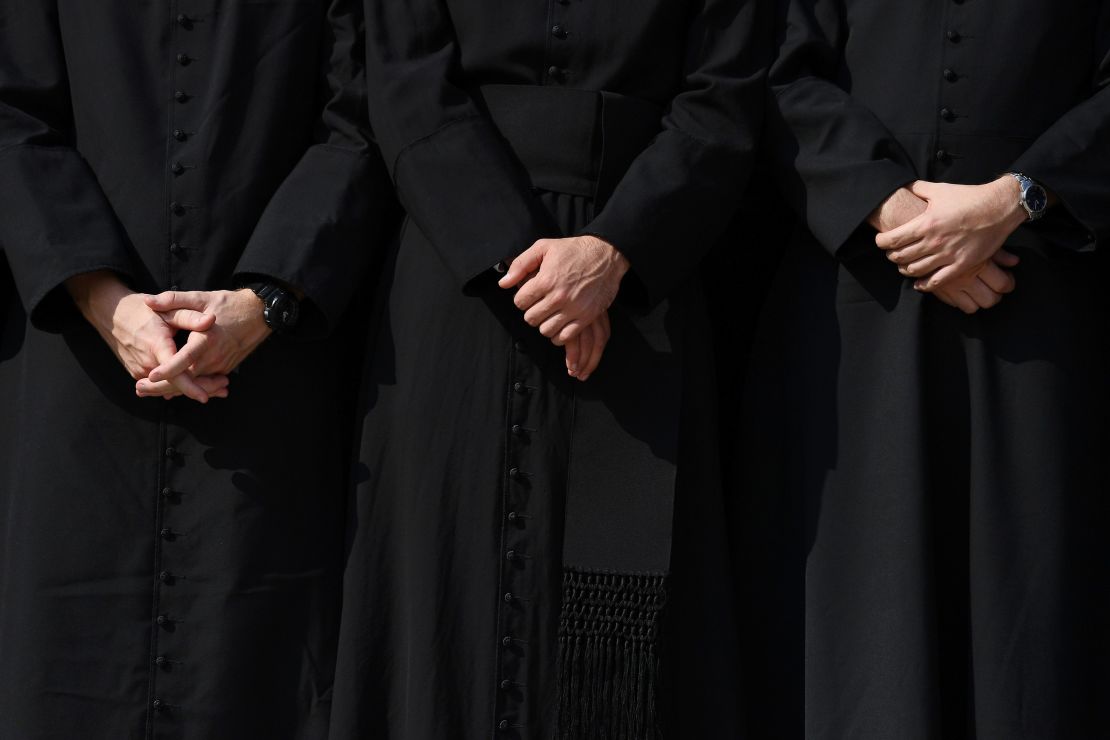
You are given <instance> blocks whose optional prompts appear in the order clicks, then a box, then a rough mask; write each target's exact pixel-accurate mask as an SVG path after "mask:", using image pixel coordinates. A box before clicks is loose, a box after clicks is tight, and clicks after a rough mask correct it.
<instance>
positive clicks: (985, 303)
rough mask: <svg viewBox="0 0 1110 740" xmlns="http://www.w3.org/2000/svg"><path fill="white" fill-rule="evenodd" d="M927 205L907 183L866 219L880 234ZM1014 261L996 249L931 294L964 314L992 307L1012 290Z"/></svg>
mask: <svg viewBox="0 0 1110 740" xmlns="http://www.w3.org/2000/svg"><path fill="white" fill-rule="evenodd" d="M928 207H929V204H928V203H927V202H926V201H925V200H924V199H922V198H919V197H917V196H916V195H914V193H913V191H911V190H910V189H909V188H908V187H903V188H898V189H897V190H895V191H894V192H893V193H892V194H891V195H890V196H889V197H888V198H887V199H886V200H884V201H883V203H882V205H880V206H879V207H878V208H876V209H875V211H874V212H873V213H872V214H871V215H870V216H869V217H868V219H867V223H869V224H870V225H871V227H872V228H874V229H875V230H876V231H878V232H879V233H880V234H881V233H884V232H887V231H892V230H893V229H897V228H898V227H899V226H902V225H904V224H908V223H909V222H910V221H912V220H914V219H915V218H917V217H918V216H920V215H921V214H922V213H924V212H925V209H926V208H928ZM1017 263H1018V258H1017V257H1015V256H1014V255H1012V254H1010V253H1009V252H1007V251H1006V250H1004V249H1000V250H999V251H998V252H996V253H995V255H994V257H993V258H992V259H991V260H989V261H987V262H986V263H984V264H983V265H981V266H980V267H979V269H978V270H976V271H975V273H973V274H971V275H967V276H964V277H962V278H960V279H959V280H957V281H955V282H953V283H951V284H950V285H947V286H945V287H942V288H938V289H936V290H934V291H933V295H935V296H936V297H937V298H938V299H939V300H940V301H941V302H942V303H946V304H948V305H949V306H952V307H953V308H958V309H960V310H961V311H963V312H964V313H966V314H973V313H975V312H977V311H979V310H980V309H983V308H993V307H994V306H997V305H998V302H999V301H1001V300H1002V296H1004V295H1005V294H1007V293H1011V292H1013V290H1014V287H1015V282H1014V276H1013V274H1012V273H1011V272H1010V270H1011V269H1012V268H1013V267H1015V266H1016V265H1017ZM1003 268H1006V269H1003Z"/></svg>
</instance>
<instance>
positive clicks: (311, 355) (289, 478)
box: [0, 0, 399, 740]
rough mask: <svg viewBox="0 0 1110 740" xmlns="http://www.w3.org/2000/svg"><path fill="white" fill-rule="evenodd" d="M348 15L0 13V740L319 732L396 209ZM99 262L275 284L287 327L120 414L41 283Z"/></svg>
mask: <svg viewBox="0 0 1110 740" xmlns="http://www.w3.org/2000/svg"><path fill="white" fill-rule="evenodd" d="M362 17H363V16H362V7H361V5H359V4H357V3H348V2H343V1H342V0H328V1H324V0H321V1H319V2H316V1H311V0H297V1H295V0H271V1H268V2H260V1H257V0H254V1H251V0H244V1H243V2H238V1H236V2H230V1H224V0H174V1H173V2H164V3H133V2H122V1H120V0H97V2H84V0H5V1H4V2H3V3H2V4H0V255H2V259H0V274H2V276H3V277H2V279H0V290H2V292H0V306H2V308H0V317H2V321H3V323H2V325H0V387H3V389H4V391H3V393H2V394H0V737H3V738H5V739H8V738H10V739H11V740H48V739H49V740H74V738H85V739H87V740H121V739H131V738H135V739H137V738H144V739H148V740H152V739H154V738H166V739H170V738H181V739H185V738H192V739H195V740H202V739H203V740H221V739H226V740H253V739H262V738H265V739H266V740H281V739H283V738H284V739H289V740H294V739H295V740H322V738H325V737H326V735H327V719H328V713H329V698H330V691H331V682H332V676H333V668H334V662H335V648H336V640H337V631H338V611H339V598H340V595H339V587H340V581H341V575H340V569H341V566H342V555H343V532H344V516H345V510H346V504H345V490H346V483H347V478H348V470H349V465H350V445H351V443H352V441H351V437H352V436H353V435H352V434H351V432H350V429H351V428H352V425H353V421H354V409H353V406H354V402H353V399H355V398H357V391H351V390H349V389H350V388H352V384H351V383H352V381H353V379H354V378H353V376H354V375H355V373H354V372H352V371H351V367H352V365H357V363H358V362H359V361H360V357H359V356H358V354H356V353H354V352H351V351H350V350H349V349H348V345H349V343H350V339H351V337H352V336H355V337H361V335H362V332H361V330H354V329H352V328H351V327H347V328H346V329H344V327H345V326H346V322H347V321H348V319H347V318H346V316H347V313H348V312H347V309H346V307H347V305H348V303H350V302H352V301H357V300H358V298H357V297H356V296H357V294H359V291H360V288H365V289H367V290H368V289H369V287H372V281H371V279H370V277H369V273H370V272H371V271H372V269H373V264H374V262H375V260H376V259H379V258H380V256H381V254H382V250H381V249H380V248H378V247H376V246H375V245H376V244H379V245H384V244H385V240H384V238H380V237H381V234H380V232H383V231H385V230H386V228H387V227H386V222H387V221H388V219H389V218H392V215H391V214H392V209H393V206H392V205H391V204H392V203H393V202H394V201H393V196H392V187H391V185H390V183H389V180H388V176H387V174H386V171H385V168H384V166H383V165H382V163H381V159H380V155H379V154H378V153H377V149H376V147H375V146H374V145H373V143H372V137H371V134H370V129H369V122H368V116H367V113H366V106H367V102H366V92H365V90H366V86H365V79H364V70H363V56H364V54H363V49H364V39H365V36H364V31H363V21H362ZM397 223H399V222H397ZM376 255H377V256H376ZM101 269H107V270H113V271H115V272H116V273H118V274H119V275H120V276H121V277H122V278H123V279H124V280H125V281H127V282H128V283H129V284H130V285H131V286H132V287H133V288H134V289H135V290H138V291H142V292H150V293H154V292H159V291H162V290H166V289H170V288H177V289H180V290H210V289H211V290H215V289H231V288H233V287H235V286H236V284H237V282H238V281H239V280H240V279H242V278H244V277H247V276H263V277H265V278H268V279H276V280H278V281H281V282H284V283H287V284H289V285H292V286H294V287H296V288H298V289H299V290H301V291H303V292H304V294H305V302H304V309H305V310H304V323H303V326H302V327H301V329H302V331H300V332H298V333H299V336H297V337H289V338H285V337H275V338H271V339H270V340H268V341H266V342H265V343H264V344H263V345H262V346H261V347H260V348H259V349H258V350H257V351H256V352H255V354H254V355H253V356H251V357H250V358H248V359H247V360H246V361H245V362H244V363H243V364H242V365H241V367H240V368H239V369H238V371H236V372H234V373H233V374H232V378H231V386H230V393H231V395H230V398H229V399H227V400H213V401H212V402H211V403H209V404H208V405H207V406H204V407H202V406H200V405H199V404H195V403H194V402H192V401H188V400H185V399H174V400H172V401H164V400H161V399H151V398H148V399H140V398H138V397H136V395H135V389H134V386H135V381H134V380H133V379H132V378H131V377H130V376H129V375H128V373H127V371H125V370H124V369H123V368H122V367H121V365H120V363H119V362H118V361H117V360H116V358H115V357H114V355H113V354H112V353H111V351H110V350H109V348H108V347H107V346H106V345H105V343H104V342H103V341H102V340H101V339H100V337H99V335H98V334H97V333H96V331H95V330H94V329H93V328H92V327H91V326H90V325H89V324H88V323H87V322H86V321H85V320H84V318H82V316H81V315H80V314H79V313H78V311H77V310H76V308H75V307H74V305H73V303H72V301H71V300H70V298H69V296H68V294H67V293H66V290H65V288H64V287H63V282H64V281H65V280H66V279H67V278H69V277H71V276H73V275H78V274H82V273H87V272H90V271H94V270H101Z"/></svg>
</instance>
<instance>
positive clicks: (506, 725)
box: [497, 719, 509, 730]
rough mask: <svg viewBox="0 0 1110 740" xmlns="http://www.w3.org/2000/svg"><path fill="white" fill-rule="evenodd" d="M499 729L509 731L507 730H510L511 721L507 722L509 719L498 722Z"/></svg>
mask: <svg viewBox="0 0 1110 740" xmlns="http://www.w3.org/2000/svg"><path fill="white" fill-rule="evenodd" d="M497 729H499V730H507V729H509V720H507V719H503V720H501V721H500V722H498V723H497Z"/></svg>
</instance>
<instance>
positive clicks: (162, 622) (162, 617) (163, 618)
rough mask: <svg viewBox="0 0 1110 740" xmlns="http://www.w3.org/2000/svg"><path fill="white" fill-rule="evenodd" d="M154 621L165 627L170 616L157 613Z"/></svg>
mask: <svg viewBox="0 0 1110 740" xmlns="http://www.w3.org/2000/svg"><path fill="white" fill-rule="evenodd" d="M154 621H155V623H156V624H157V625H158V626H159V627H165V626H166V625H167V624H169V623H170V618H169V617H167V616H166V615H165V614H159V615H158V618H157V619H155V620H154Z"/></svg>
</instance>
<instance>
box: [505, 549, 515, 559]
mask: <svg viewBox="0 0 1110 740" xmlns="http://www.w3.org/2000/svg"><path fill="white" fill-rule="evenodd" d="M505 559H506V560H516V550H509V551H508V552H507V553H505Z"/></svg>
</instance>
